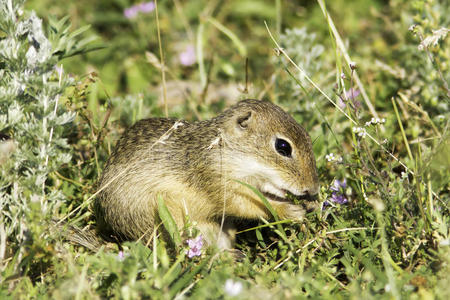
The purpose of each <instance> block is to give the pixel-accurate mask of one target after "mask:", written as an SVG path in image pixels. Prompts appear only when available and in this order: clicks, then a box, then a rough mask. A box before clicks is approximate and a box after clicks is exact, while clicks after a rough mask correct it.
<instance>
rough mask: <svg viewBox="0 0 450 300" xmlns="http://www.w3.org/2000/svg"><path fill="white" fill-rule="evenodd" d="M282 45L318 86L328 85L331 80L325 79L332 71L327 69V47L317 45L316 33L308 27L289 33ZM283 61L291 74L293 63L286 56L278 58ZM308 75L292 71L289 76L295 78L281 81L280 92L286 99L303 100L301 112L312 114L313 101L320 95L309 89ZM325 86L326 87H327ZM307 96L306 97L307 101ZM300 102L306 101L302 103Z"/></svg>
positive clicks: (292, 30)
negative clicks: (289, 68)
mask: <svg viewBox="0 0 450 300" xmlns="http://www.w3.org/2000/svg"><path fill="white" fill-rule="evenodd" d="M280 45H281V47H282V48H283V49H284V50H285V51H286V52H287V53H288V54H289V56H290V57H291V59H292V60H293V61H294V62H295V63H296V64H297V65H298V66H300V67H301V68H302V69H303V71H304V72H305V73H306V74H307V75H308V76H309V77H311V78H312V79H313V80H315V81H316V82H321V83H322V84H323V82H324V81H327V80H328V79H331V78H325V76H326V74H327V73H330V70H327V69H326V67H325V66H324V63H323V61H324V59H323V57H322V55H323V54H324V51H325V47H324V46H323V45H321V44H320V43H319V42H318V41H317V37H316V34H315V33H310V32H308V30H307V28H306V27H302V28H292V29H286V31H285V32H284V33H283V34H281V35H280ZM275 59H276V60H281V62H282V63H283V65H284V66H285V70H288V68H287V66H289V65H290V63H289V62H288V61H287V60H286V59H285V58H284V57H283V56H282V55H280V56H279V57H276V58H275ZM305 73H302V72H299V71H297V70H291V71H290V73H289V75H290V77H291V78H289V79H284V78H280V80H279V82H278V84H279V92H280V93H281V98H282V99H291V98H294V99H299V101H298V107H297V109H299V110H302V111H312V110H313V101H310V100H311V99H313V98H314V96H315V95H316V93H315V91H314V90H312V89H309V86H310V84H309V83H308V81H307V80H306V78H305ZM323 86H326V85H325V84H323ZM305 96H306V97H305ZM300 99H303V100H301V101H300Z"/></svg>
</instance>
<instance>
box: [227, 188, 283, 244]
mask: <svg viewBox="0 0 450 300" xmlns="http://www.w3.org/2000/svg"><path fill="white" fill-rule="evenodd" d="M236 181H237V182H239V183H240V184H242V185H244V186H246V187H248V188H249V189H251V190H252V191H253V192H254V193H255V194H256V195H257V196H258V197H259V199H261V201H262V202H263V203H264V205H265V206H266V208H267V209H268V210H269V212H270V213H271V214H272V216H273V218H274V219H275V221H277V222H279V221H280V218H279V217H278V214H277V212H276V211H275V209H273V207H272V205H270V203H269V201H267V199H266V197H264V195H263V194H261V192H260V191H258V189H256V188H255V187H253V186H251V185H250V184H247V183H245V182H242V181H239V180H236ZM277 229H278V231H279V232H278V231H277V233H278V234H279V235H280V236H281V237H282V238H283V239H284V240H285V241H287V236H286V233H285V232H284V229H283V226H281V224H280V223H277Z"/></svg>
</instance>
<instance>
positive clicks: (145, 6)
mask: <svg viewBox="0 0 450 300" xmlns="http://www.w3.org/2000/svg"><path fill="white" fill-rule="evenodd" d="M137 6H138V7H139V10H140V12H141V13H144V14H148V13H150V12H152V11H154V10H155V3H154V2H153V1H149V2H144V3H140V4H138V5H137Z"/></svg>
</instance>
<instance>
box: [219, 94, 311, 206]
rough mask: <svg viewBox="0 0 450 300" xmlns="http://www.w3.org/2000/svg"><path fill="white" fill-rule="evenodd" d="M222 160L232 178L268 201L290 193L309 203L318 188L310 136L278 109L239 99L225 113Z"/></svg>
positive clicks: (266, 103)
mask: <svg viewBox="0 0 450 300" xmlns="http://www.w3.org/2000/svg"><path fill="white" fill-rule="evenodd" d="M218 120H220V122H221V123H222V124H223V125H222V130H223V131H224V138H223V143H224V159H226V160H227V162H226V165H227V166H229V167H230V169H228V170H227V171H228V172H230V173H231V174H230V175H231V177H232V178H235V179H237V180H242V181H244V182H247V183H250V184H252V185H254V186H255V187H256V188H257V189H259V190H260V191H261V192H262V193H263V194H264V195H265V196H266V198H267V199H268V200H272V201H278V202H284V201H288V200H287V195H289V194H292V195H293V196H294V197H296V198H299V199H309V198H310V197H311V196H315V195H317V193H318V190H319V182H318V177H317V170H316V162H315V159H314V154H313V151H312V144H311V138H310V137H309V135H308V133H307V132H306V131H305V129H304V128H303V127H302V126H300V125H299V124H298V123H297V122H296V121H295V120H294V119H293V118H292V117H291V116H290V115H289V114H287V113H286V112H285V111H283V110H282V109H281V108H280V107H279V106H277V105H274V104H272V103H270V102H266V101H260V100H243V101H241V102H239V103H237V104H236V105H234V106H232V107H231V108H229V109H228V110H226V111H224V112H223V113H222V114H221V115H220V116H219V117H218Z"/></svg>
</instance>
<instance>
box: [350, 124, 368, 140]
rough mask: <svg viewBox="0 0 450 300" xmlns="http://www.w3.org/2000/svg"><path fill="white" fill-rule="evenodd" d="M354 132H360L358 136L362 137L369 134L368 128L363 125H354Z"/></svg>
mask: <svg viewBox="0 0 450 300" xmlns="http://www.w3.org/2000/svg"><path fill="white" fill-rule="evenodd" d="M353 132H354V133H356V134H358V136H359V137H361V138H365V137H366V135H367V131H366V129H365V128H362V127H353Z"/></svg>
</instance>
